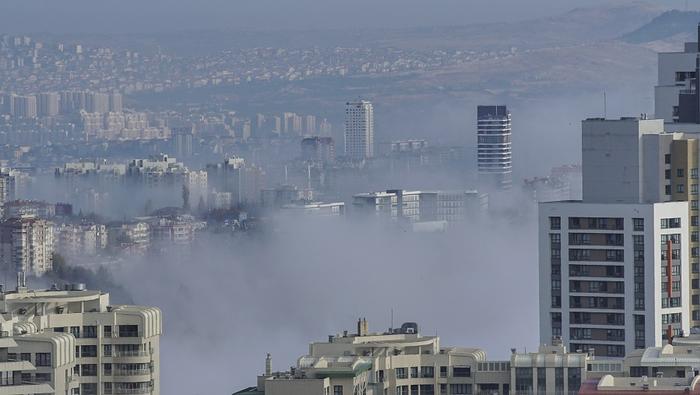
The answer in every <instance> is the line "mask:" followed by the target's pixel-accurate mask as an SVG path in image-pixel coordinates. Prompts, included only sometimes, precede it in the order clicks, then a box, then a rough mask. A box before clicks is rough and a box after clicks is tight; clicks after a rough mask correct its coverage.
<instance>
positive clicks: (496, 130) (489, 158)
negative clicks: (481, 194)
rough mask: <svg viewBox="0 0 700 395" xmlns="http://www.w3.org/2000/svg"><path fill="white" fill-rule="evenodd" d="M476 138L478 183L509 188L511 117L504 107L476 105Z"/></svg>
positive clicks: (510, 179) (511, 167) (510, 180)
mask: <svg viewBox="0 0 700 395" xmlns="http://www.w3.org/2000/svg"><path fill="white" fill-rule="evenodd" d="M477 138H478V141H477V149H478V151H477V162H478V166H479V182H480V183H481V184H482V185H484V186H487V187H491V188H496V189H510V187H511V184H512V172H513V161H512V154H511V116H510V112H509V111H508V108H507V107H506V106H478V107H477Z"/></svg>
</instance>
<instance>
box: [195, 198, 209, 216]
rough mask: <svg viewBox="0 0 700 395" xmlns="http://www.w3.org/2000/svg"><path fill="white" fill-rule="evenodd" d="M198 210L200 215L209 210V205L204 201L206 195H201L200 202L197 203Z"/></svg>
mask: <svg viewBox="0 0 700 395" xmlns="http://www.w3.org/2000/svg"><path fill="white" fill-rule="evenodd" d="M197 211H198V212H199V214H200V215H202V214H204V213H205V212H206V211H207V205H206V203H204V196H200V197H199V204H197Z"/></svg>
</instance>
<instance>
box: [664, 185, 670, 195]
mask: <svg viewBox="0 0 700 395" xmlns="http://www.w3.org/2000/svg"><path fill="white" fill-rule="evenodd" d="M664 193H665V194H666V195H670V194H671V186H670V185H664Z"/></svg>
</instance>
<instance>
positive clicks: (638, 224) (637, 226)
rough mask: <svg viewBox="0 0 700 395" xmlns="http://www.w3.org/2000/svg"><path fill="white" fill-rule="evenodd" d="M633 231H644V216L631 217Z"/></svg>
mask: <svg viewBox="0 0 700 395" xmlns="http://www.w3.org/2000/svg"><path fill="white" fill-rule="evenodd" d="M632 222H633V225H634V231H635V232H642V231H644V218H633V219H632Z"/></svg>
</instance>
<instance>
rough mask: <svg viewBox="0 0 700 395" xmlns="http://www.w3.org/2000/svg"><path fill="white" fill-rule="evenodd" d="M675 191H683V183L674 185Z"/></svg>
mask: <svg viewBox="0 0 700 395" xmlns="http://www.w3.org/2000/svg"><path fill="white" fill-rule="evenodd" d="M676 192H677V193H685V185H683V184H678V185H676Z"/></svg>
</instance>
